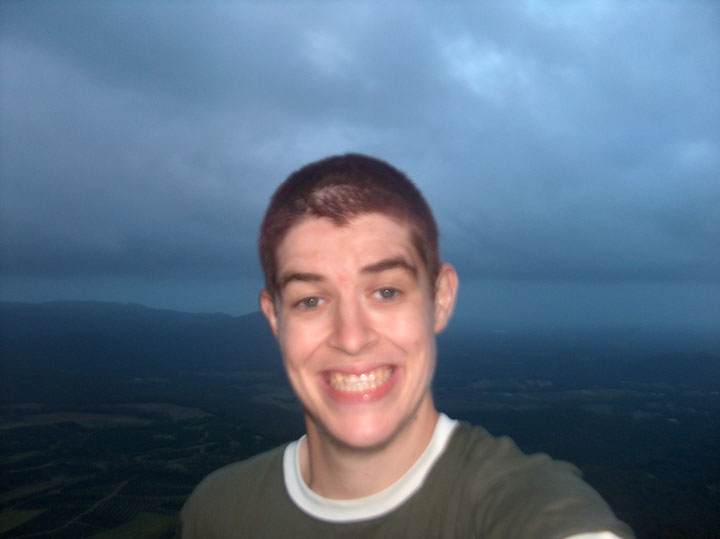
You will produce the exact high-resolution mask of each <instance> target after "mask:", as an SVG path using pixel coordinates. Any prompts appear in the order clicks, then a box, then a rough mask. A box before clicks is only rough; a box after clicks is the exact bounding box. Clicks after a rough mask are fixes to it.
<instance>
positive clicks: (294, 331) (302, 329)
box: [279, 321, 319, 367]
mask: <svg viewBox="0 0 720 539" xmlns="http://www.w3.org/2000/svg"><path fill="white" fill-rule="evenodd" d="M318 335H319V331H317V329H313V327H310V326H309V325H308V324H298V323H293V322H292V321H290V322H288V323H285V324H283V325H282V326H281V332H280V339H279V343H280V349H281V351H282V355H283V358H284V359H285V363H286V364H287V365H288V366H291V367H299V366H301V365H303V364H304V363H305V362H306V361H307V360H308V359H309V356H310V355H311V353H312V351H313V350H314V349H315V348H316V347H317V342H316V341H317V339H318Z"/></svg>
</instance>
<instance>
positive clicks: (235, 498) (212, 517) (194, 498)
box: [180, 446, 285, 537]
mask: <svg viewBox="0 0 720 539" xmlns="http://www.w3.org/2000/svg"><path fill="white" fill-rule="evenodd" d="M284 449H285V446H280V447H277V448H275V449H272V450H270V451H267V452H265V453H261V454H259V455H255V456H254V457H251V458H249V459H247V460H243V461H240V462H236V463H233V464H230V465H228V466H224V467H223V468H220V469H218V470H215V471H214V472H212V473H211V474H209V475H208V476H206V477H205V478H204V479H203V480H202V481H201V482H200V483H199V484H198V485H197V487H195V490H193V492H192V494H191V495H190V497H189V498H188V500H187V501H186V502H185V505H184V506H183V508H182V511H181V512H180V526H181V529H182V537H204V536H206V534H205V533H200V532H199V531H198V530H207V529H209V527H212V528H214V529H222V528H224V527H227V528H232V527H233V526H234V525H235V524H236V523H235V520H242V519H243V515H244V513H246V512H251V511H252V510H253V505H255V504H257V503H258V501H259V500H262V499H264V498H265V497H266V496H265V494H267V496H270V497H274V496H276V491H277V489H278V487H279V488H282V455H283V451H284Z"/></svg>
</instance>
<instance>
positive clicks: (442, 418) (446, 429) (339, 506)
mask: <svg viewBox="0 0 720 539" xmlns="http://www.w3.org/2000/svg"><path fill="white" fill-rule="evenodd" d="M456 426H457V421H455V420H453V419H450V418H449V417H448V416H446V415H445V414H440V415H439V417H438V421H437V423H436V424H435V431H434V432H433V436H432V438H431V440H430V443H429V444H428V446H427V447H426V448H425V451H423V453H422V455H420V458H418V459H417V460H416V461H415V464H413V465H412V466H411V467H410V469H409V470H408V471H407V472H405V474H404V475H403V476H402V477H401V478H400V479H398V480H397V481H395V482H394V483H393V484H392V485H390V486H389V487H387V488H385V489H383V490H381V491H380V492H376V493H375V494H372V495H370V496H365V497H363V498H354V499H351V500H332V499H330V498H324V497H323V496H320V495H318V494H316V493H315V492H313V491H312V490H310V487H308V486H307V485H306V484H305V480H304V479H303V477H302V473H301V471H300V451H299V449H300V444H301V443H302V441H303V440H304V439H305V436H304V435H303V436H302V437H301V438H300V439H298V440H295V441H294V442H292V443H290V444H289V445H288V446H287V447H286V448H285V453H284V455H283V477H284V480H285V489H286V490H287V493H288V495H289V496H290V499H291V500H292V501H293V502H294V503H295V505H297V506H298V508H299V509H300V510H302V511H304V512H305V513H307V514H308V515H310V516H311V517H314V518H317V519H319V520H324V521H327V522H345V523H349V522H358V521H362V520H370V519H373V518H378V517H381V516H383V515H385V514H387V513H390V512H391V511H393V510H395V509H396V508H398V507H399V506H400V505H402V504H403V503H405V501H407V500H408V499H409V498H410V497H411V496H412V495H413V494H415V493H416V492H417V491H418V490H419V489H420V487H422V485H423V483H424V482H425V478H426V477H427V475H428V474H429V473H430V470H431V469H432V467H433V465H434V464H435V462H436V461H437V460H438V459H439V458H440V456H441V455H442V454H443V452H444V451H445V447H446V446H447V443H448V441H449V440H450V437H451V435H452V433H453V430H454V429H455V427H456Z"/></svg>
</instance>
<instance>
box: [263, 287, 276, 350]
mask: <svg viewBox="0 0 720 539" xmlns="http://www.w3.org/2000/svg"><path fill="white" fill-rule="evenodd" d="M260 310H261V311H262V313H263V314H264V315H265V318H266V319H267V321H268V324H270V329H271V330H272V332H273V335H275V338H276V339H277V336H278V316H277V311H276V310H275V300H274V299H273V297H272V294H270V292H268V291H267V289H265V288H263V291H262V292H260Z"/></svg>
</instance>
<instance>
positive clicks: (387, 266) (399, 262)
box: [360, 256, 418, 277]
mask: <svg viewBox="0 0 720 539" xmlns="http://www.w3.org/2000/svg"><path fill="white" fill-rule="evenodd" d="M396 268H400V269H404V270H406V271H407V272H408V273H410V274H411V275H412V276H413V277H417V274H418V269H417V267H416V266H415V265H413V264H411V263H410V262H408V261H407V260H405V259H404V258H402V257H399V256H398V257H395V258H385V259H383V260H380V261H379V262H375V263H374V264H370V265H369V266H365V267H364V268H362V269H361V270H360V272H361V273H380V272H382V271H387V270H391V269H396Z"/></svg>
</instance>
